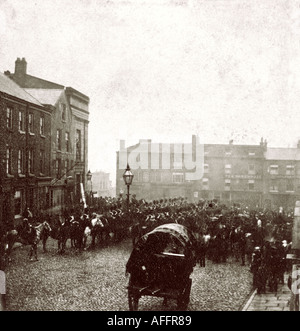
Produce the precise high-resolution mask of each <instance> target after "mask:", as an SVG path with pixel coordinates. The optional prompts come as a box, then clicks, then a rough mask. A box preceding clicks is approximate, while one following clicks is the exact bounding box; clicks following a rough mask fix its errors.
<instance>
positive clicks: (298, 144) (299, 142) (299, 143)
mask: <svg viewBox="0 0 300 331" xmlns="http://www.w3.org/2000/svg"><path fill="white" fill-rule="evenodd" d="M297 148H299V149H300V140H298V143H297Z"/></svg>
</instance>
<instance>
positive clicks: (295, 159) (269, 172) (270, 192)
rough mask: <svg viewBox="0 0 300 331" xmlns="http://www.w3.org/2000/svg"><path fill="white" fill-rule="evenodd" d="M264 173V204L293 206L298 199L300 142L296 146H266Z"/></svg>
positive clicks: (299, 188) (299, 197) (299, 196)
mask: <svg viewBox="0 0 300 331" xmlns="http://www.w3.org/2000/svg"><path fill="white" fill-rule="evenodd" d="M264 173H265V188H264V190H265V204H266V205H268V206H281V207H283V208H287V207H293V206H295V202H296V201H297V200H300V143H298V147H297V148H268V149H267V151H266V153H265V169H264Z"/></svg>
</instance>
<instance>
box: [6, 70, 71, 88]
mask: <svg viewBox="0 0 300 331" xmlns="http://www.w3.org/2000/svg"><path fill="white" fill-rule="evenodd" d="M12 75H13V76H14V75H15V73H13V74H12ZM25 76H27V77H32V78H35V79H38V80H42V81H44V82H46V83H51V84H54V85H57V87H55V88H46V89H45V88H44V89H45V90H55V89H57V90H63V89H64V88H65V87H64V85H61V84H57V83H54V82H51V81H50V80H47V79H44V78H40V77H36V76H32V75H28V74H26V75H25ZM25 88H27V87H25ZM28 88H30V87H28ZM33 88H40V87H33ZM41 88H42V87H41Z"/></svg>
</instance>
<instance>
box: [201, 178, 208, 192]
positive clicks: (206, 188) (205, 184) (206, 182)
mask: <svg viewBox="0 0 300 331" xmlns="http://www.w3.org/2000/svg"><path fill="white" fill-rule="evenodd" d="M202 189H203V190H208V189H209V182H208V178H203V179H202Z"/></svg>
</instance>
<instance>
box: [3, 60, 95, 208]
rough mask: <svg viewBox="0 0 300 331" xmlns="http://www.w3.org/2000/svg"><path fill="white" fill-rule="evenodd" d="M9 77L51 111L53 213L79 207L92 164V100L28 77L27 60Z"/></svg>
mask: <svg viewBox="0 0 300 331" xmlns="http://www.w3.org/2000/svg"><path fill="white" fill-rule="evenodd" d="M5 75H7V76H8V77H9V78H11V79H12V80H13V81H15V82H16V83H17V84H18V85H19V86H21V87H22V88H24V89H25V90H26V91H27V92H28V93H30V94H31V95H32V96H33V97H35V98H36V99H37V100H39V101H40V103H41V104H43V105H44V106H46V107H48V108H50V109H51V113H52V117H51V135H50V136H51V159H50V164H51V166H50V169H51V172H50V175H51V177H52V182H51V187H50V189H49V192H48V198H49V208H48V211H49V212H51V213H58V212H61V211H62V209H63V207H67V208H72V207H74V206H75V205H78V202H79V201H80V199H81V192H82V190H83V189H84V187H85V185H86V173H87V169H88V166H87V163H88V124H89V97H87V96H86V95H84V94H83V93H81V92H79V91H77V90H75V89H74V88H72V87H65V86H63V85H60V84H57V83H54V82H50V81H47V80H45V79H42V78H38V77H34V76H31V75H29V74H27V62H26V60H25V58H22V59H20V58H18V59H17V60H16V62H15V72H14V73H10V72H9V71H6V72H5Z"/></svg>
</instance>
